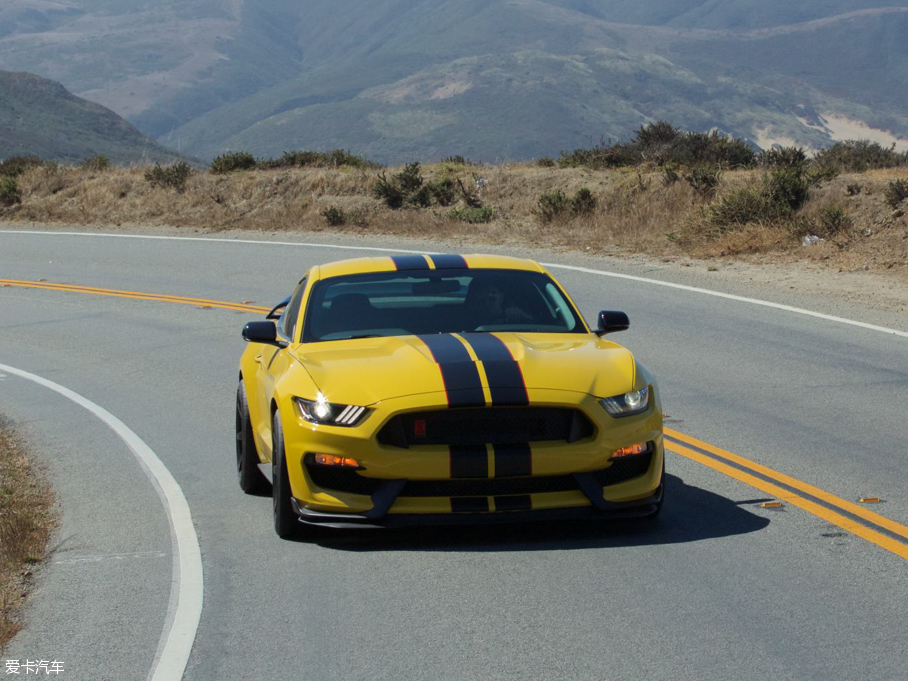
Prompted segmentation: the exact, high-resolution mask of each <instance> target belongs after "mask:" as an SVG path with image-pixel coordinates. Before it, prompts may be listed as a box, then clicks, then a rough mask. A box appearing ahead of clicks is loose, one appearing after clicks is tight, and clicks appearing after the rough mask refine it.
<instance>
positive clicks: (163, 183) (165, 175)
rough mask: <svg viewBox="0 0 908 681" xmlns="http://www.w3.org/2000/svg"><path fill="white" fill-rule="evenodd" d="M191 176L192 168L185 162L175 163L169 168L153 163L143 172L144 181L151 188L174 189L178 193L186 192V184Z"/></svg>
mask: <svg viewBox="0 0 908 681" xmlns="http://www.w3.org/2000/svg"><path fill="white" fill-rule="evenodd" d="M190 175H192V168H190V167H189V164H188V163H186V162H185V161H177V162H176V163H173V164H171V165H169V166H162V165H161V164H160V163H155V164H154V166H153V167H151V168H149V169H148V170H146V171H145V179H146V180H147V181H148V182H149V183H150V184H151V186H152V187H162V188H164V189H175V190H176V191H177V192H179V193H183V192H184V191H186V183H187V182H188V181H189V176H190Z"/></svg>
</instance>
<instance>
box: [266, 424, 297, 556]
mask: <svg viewBox="0 0 908 681" xmlns="http://www.w3.org/2000/svg"><path fill="white" fill-rule="evenodd" d="M271 434H272V438H273V443H274V445H273V447H272V449H271V470H272V477H271V479H272V484H271V496H272V500H273V506H274V531H275V532H277V536H278V537H280V538H281V539H294V538H298V537H299V536H300V535H301V534H302V532H301V527H300V525H301V524H300V521H299V518H297V517H296V513H294V512H293V507H292V506H291V505H290V499H291V496H292V492H291V491H290V477H289V475H288V474H287V457H286V453H285V451H284V429H283V427H282V426H281V415H280V413H279V412H277V411H275V412H274V419H273V421H272V427H271Z"/></svg>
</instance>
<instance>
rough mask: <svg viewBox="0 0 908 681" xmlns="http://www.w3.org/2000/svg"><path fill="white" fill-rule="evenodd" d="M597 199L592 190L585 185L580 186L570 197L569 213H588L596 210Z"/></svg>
mask: <svg viewBox="0 0 908 681" xmlns="http://www.w3.org/2000/svg"><path fill="white" fill-rule="evenodd" d="M598 203H599V202H598V201H597V199H596V197H595V196H593V192H591V191H590V190H589V189H587V188H586V187H581V188H580V189H578V190H577V193H576V194H574V196H572V197H571V213H573V214H574V215H589V214H590V213H592V212H593V211H595V210H596V206H597V205H598Z"/></svg>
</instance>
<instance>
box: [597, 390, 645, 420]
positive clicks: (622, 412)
mask: <svg viewBox="0 0 908 681" xmlns="http://www.w3.org/2000/svg"><path fill="white" fill-rule="evenodd" d="M649 393H650V390H649V386H647V387H646V388H641V389H640V390H632V391H630V392H629V393H625V394H624V395H616V396H615V397H606V398H605V399H604V400H599V404H601V405H602V406H603V407H605V410H606V411H607V412H608V413H609V414H611V415H612V416H614V417H615V418H616V419H617V418H621V417H623V416H634V415H635V414H642V413H643V412H645V411H646V410H647V409H648V408H649Z"/></svg>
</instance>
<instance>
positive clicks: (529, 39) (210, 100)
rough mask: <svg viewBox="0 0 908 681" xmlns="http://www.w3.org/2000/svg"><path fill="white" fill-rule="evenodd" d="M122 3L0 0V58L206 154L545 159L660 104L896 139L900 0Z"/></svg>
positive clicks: (726, 128) (902, 126)
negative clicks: (325, 152)
mask: <svg viewBox="0 0 908 681" xmlns="http://www.w3.org/2000/svg"><path fill="white" fill-rule="evenodd" d="M138 4H139V3H137V0H79V1H78V2H75V3H73V5H77V6H78V7H79V8H80V9H79V10H75V9H62V8H63V7H64V5H59V6H58V5H56V4H54V5H53V6H52V7H53V9H48V8H49V7H51V5H50V4H49V3H45V2H39V0H10V2H9V3H4V6H3V8H0V67H4V68H13V69H19V70H33V71H36V72H39V73H43V74H44V75H49V76H53V77H54V78H57V79H59V80H61V81H62V82H64V83H66V84H67V85H68V86H69V87H71V88H72V89H73V90H74V91H75V92H78V93H80V94H83V95H85V96H87V97H89V98H93V99H96V100H97V101H100V102H102V103H104V104H106V105H108V106H111V107H112V108H114V109H115V110H117V111H119V112H121V113H123V114H125V115H126V116H127V117H128V118H129V120H131V121H133V122H134V123H136V124H137V125H138V126H139V127H140V128H141V129H142V130H143V131H146V132H148V133H149V134H152V135H154V136H156V137H158V138H159V139H161V140H163V141H164V142H165V143H166V144H169V145H173V146H178V147H179V148H180V149H185V150H187V151H188V152H189V153H191V154H193V155H196V156H199V157H204V158H206V159H211V158H214V157H215V156H218V155H221V154H223V153H225V152H226V151H228V150H235V149H244V150H248V151H250V152H252V153H254V154H255V156H256V157H257V158H259V157H278V156H279V155H280V154H281V153H283V152H284V150H286V149H325V148H330V147H338V148H348V149H351V150H353V151H354V152H355V153H357V154H363V155H365V156H366V157H368V158H374V159H376V160H379V161H382V162H385V163H402V162H405V161H407V160H409V159H412V158H415V157H418V158H422V159H426V160H436V159H441V158H444V157H446V156H449V155H450V154H451V153H452V152H457V153H460V154H462V155H463V156H464V157H465V158H470V159H474V160H477V161H486V162H495V161H502V160H511V159H525V158H534V157H540V156H550V157H553V158H554V157H556V156H558V154H559V153H560V152H562V151H564V150H571V149H576V148H578V147H587V148H589V147H591V146H593V144H594V143H595V142H596V141H597V140H600V139H601V140H603V141H604V143H605V144H606V145H607V144H610V143H611V142H612V141H625V140H628V138H629V134H630V131H632V130H635V129H637V128H639V126H640V125H641V124H643V123H646V122H649V121H656V120H662V119H667V120H672V121H674V122H675V123H676V124H678V125H681V126H683V127H684V128H685V129H687V130H693V131H700V132H703V131H709V130H714V129H718V130H719V131H722V132H725V133H730V134H734V135H735V136H736V137H738V138H741V139H744V140H749V141H752V142H760V143H761V146H771V144H772V143H773V141H774V140H775V141H779V142H780V143H782V144H788V145H790V144H792V142H793V143H795V144H798V145H804V146H810V147H813V148H822V147H824V146H827V145H828V144H829V143H830V141H832V140H833V139H844V138H851V137H856V138H859V137H862V136H864V135H861V134H859V133H856V132H850V133H847V132H843V130H842V125H843V123H842V122H843V121H844V120H845V119H852V120H860V121H863V122H865V123H867V124H869V125H870V126H872V127H873V128H875V129H879V130H882V131H888V132H890V133H892V134H894V135H895V136H897V137H900V138H902V139H908V116H906V115H905V113H904V112H905V111H906V110H908V41H906V40H905V35H906V34H908V11H906V10H908V0H803V1H802V2H790V1H789V0H761V1H760V2H755V1H754V0H725V1H724V2H715V1H714V0H650V1H649V2H645V3H643V2H639V1H636V0H519V1H515V0H344V1H343V2H340V3H339V2H337V0H309V1H308V2H306V3H299V2H295V1H294V0H259V1H258V2H256V3H226V2H220V1H218V0H181V1H180V2H176V1H175V0H164V1H163V2H160V3H142V5H141V7H138V8H137V5H138ZM66 6H67V7H68V6H70V5H66ZM691 28H696V29H702V30H697V31H690V30H689V29H691ZM4 34H7V36H6V38H4V37H3V35H4ZM63 35H66V36H73V35H75V36H78V38H80V39H79V40H70V39H67V40H63V39H62V36H63ZM92 41H95V42H92ZM97 41H103V43H100V44H103V46H104V48H103V49H93V48H92V49H88V48H87V47H86V45H89V44H99V43H97ZM49 65H53V66H52V69H53V72H52V73H51V72H49V71H48V70H47V69H50V68H51V67H50V66H49ZM880 139H883V138H882V137H881V138H880ZM111 158H112V159H113V157H111Z"/></svg>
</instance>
